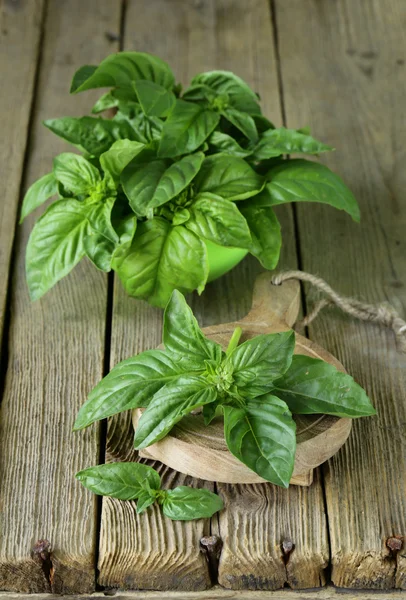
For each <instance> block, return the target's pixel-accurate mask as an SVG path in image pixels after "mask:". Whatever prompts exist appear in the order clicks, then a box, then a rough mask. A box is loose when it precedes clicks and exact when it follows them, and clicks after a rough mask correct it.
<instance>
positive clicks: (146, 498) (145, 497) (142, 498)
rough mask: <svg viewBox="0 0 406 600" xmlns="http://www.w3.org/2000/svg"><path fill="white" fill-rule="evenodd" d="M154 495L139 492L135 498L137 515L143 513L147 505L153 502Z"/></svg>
mask: <svg viewBox="0 0 406 600" xmlns="http://www.w3.org/2000/svg"><path fill="white" fill-rule="evenodd" d="M155 500H156V495H155V494H153V495H152V494H151V493H150V492H147V491H146V492H141V493H140V495H139V496H138V498H137V515H140V514H141V513H143V512H144V511H145V510H146V509H147V508H148V507H149V506H151V505H152V504H154V502H155Z"/></svg>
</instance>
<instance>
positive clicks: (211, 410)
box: [202, 398, 222, 426]
mask: <svg viewBox="0 0 406 600" xmlns="http://www.w3.org/2000/svg"><path fill="white" fill-rule="evenodd" d="M221 406H222V402H221V398H218V399H217V400H215V401H214V402H211V403H210V404H205V405H204V406H203V411H202V412H203V420H204V424H205V425H206V426H207V425H210V423H211V422H212V421H213V419H214V417H216V416H217V415H218V414H219V411H218V410H217V409H219V410H222V408H221V409H220V408H219V407H221Z"/></svg>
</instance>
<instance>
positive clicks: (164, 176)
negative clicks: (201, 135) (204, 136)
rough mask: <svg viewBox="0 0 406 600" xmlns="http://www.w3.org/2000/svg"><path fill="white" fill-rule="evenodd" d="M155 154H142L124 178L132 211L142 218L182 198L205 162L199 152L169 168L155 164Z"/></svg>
mask: <svg viewBox="0 0 406 600" xmlns="http://www.w3.org/2000/svg"><path fill="white" fill-rule="evenodd" d="M152 153H153V151H151V150H145V151H144V152H142V153H141V154H139V155H138V156H137V157H136V158H135V159H134V160H132V161H131V162H130V163H129V164H128V165H127V167H126V168H125V169H124V171H123V173H122V176H121V183H122V185H123V189H124V191H125V193H126V195H127V197H128V199H129V201H130V204H131V207H132V209H133V210H134V212H135V213H136V214H137V215H138V216H140V217H142V216H146V215H147V214H148V213H149V212H150V211H151V209H153V208H156V207H158V206H161V205H162V204H165V203H166V202H169V200H172V198H175V196H177V195H178V194H180V192H181V191H182V190H184V189H185V188H186V187H187V186H188V185H189V184H190V182H191V181H192V179H193V178H194V177H195V176H196V174H197V173H198V171H199V169H200V166H201V164H202V161H203V159H204V154H203V152H197V153H196V154H191V155H189V156H184V157H183V158H181V159H180V160H179V161H177V162H175V163H173V164H168V160H163V159H157V160H153V154H152Z"/></svg>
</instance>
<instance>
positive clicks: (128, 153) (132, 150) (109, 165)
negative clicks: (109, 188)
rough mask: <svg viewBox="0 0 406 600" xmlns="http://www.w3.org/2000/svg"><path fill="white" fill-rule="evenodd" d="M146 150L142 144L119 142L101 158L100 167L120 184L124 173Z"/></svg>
mask: <svg viewBox="0 0 406 600" xmlns="http://www.w3.org/2000/svg"><path fill="white" fill-rule="evenodd" d="M144 148H145V145H144V144H141V143H140V142H133V141H130V140H117V141H116V142H114V144H112V146H111V148H110V149H109V150H108V151H107V152H104V153H103V154H102V155H101V156H100V166H101V168H102V169H103V171H104V172H105V173H109V174H110V175H111V177H112V178H113V181H114V182H115V183H116V184H118V183H119V181H120V175H121V173H122V171H123V170H124V169H125V167H126V166H127V165H128V163H129V162H131V161H132V159H133V158H134V157H135V156H137V154H139V153H140V152H141V151H142V150H143V149H144Z"/></svg>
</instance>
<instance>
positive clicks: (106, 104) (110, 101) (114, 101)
mask: <svg viewBox="0 0 406 600" xmlns="http://www.w3.org/2000/svg"><path fill="white" fill-rule="evenodd" d="M119 103H120V100H119V99H118V98H116V97H115V96H114V93H113V92H112V91H110V92H106V94H103V96H101V98H99V99H98V100H97V102H96V104H95V105H94V106H93V108H92V113H93V114H95V115H97V114H98V113H101V112H103V111H105V110H109V109H110V108H116V107H117V106H118V105H119Z"/></svg>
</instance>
